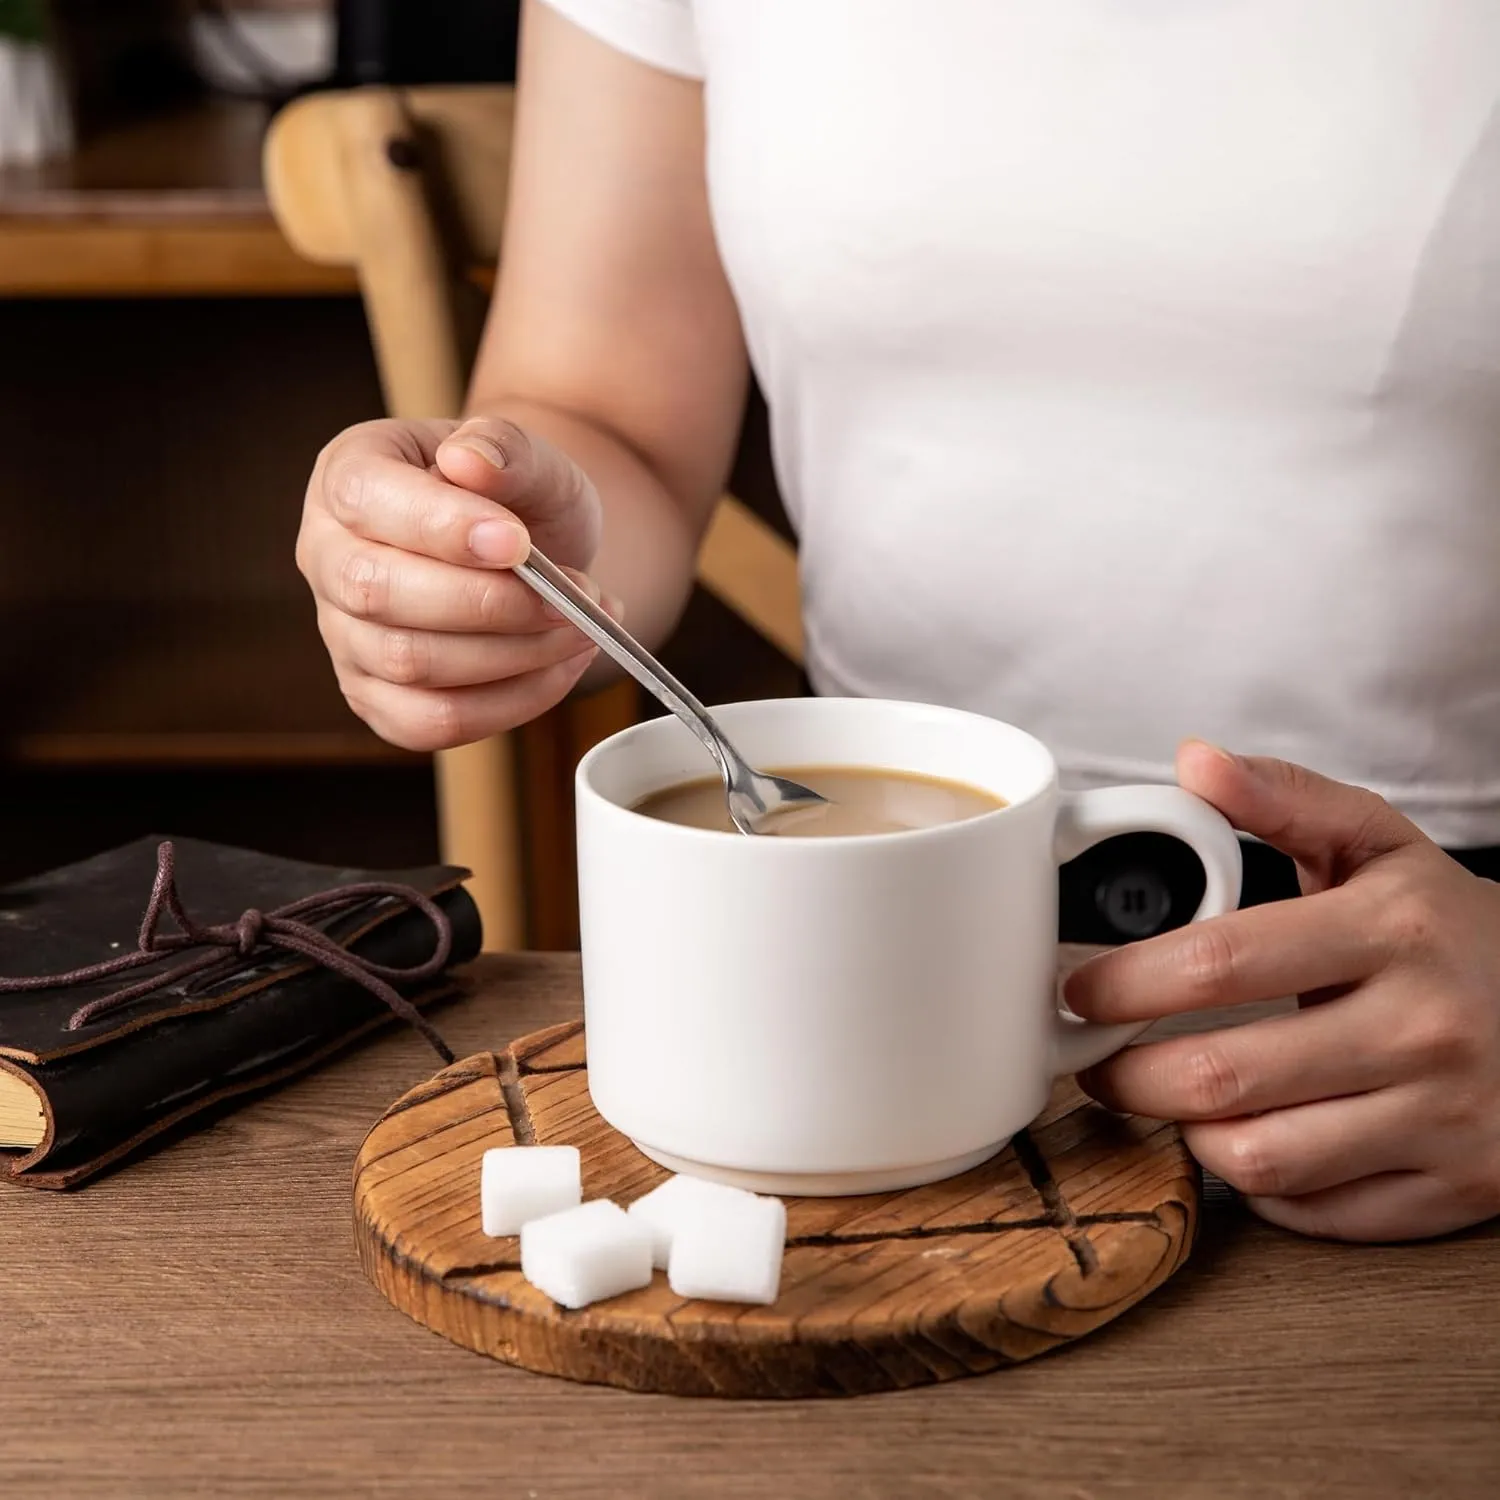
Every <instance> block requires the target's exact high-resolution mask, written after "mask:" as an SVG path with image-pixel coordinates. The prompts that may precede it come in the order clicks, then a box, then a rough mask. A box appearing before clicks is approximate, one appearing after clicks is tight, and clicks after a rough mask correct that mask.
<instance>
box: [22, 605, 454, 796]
mask: <svg viewBox="0 0 1500 1500" xmlns="http://www.w3.org/2000/svg"><path fill="white" fill-rule="evenodd" d="M0 641H3V642H5V643H6V644H5V646H4V647H3V648H0V702H3V703H4V705H5V721H4V723H3V724H0V755H3V756H4V758H5V759H6V760H7V761H8V762H9V763H10V764H12V765H17V766H57V767H64V766H68V767H75V768H77V767H83V766H90V765H94V766H108V767H117V768H118V767H147V766H154V767H180V766H203V767H213V766H218V767H236V768H248V767H287V766H304V765H305V766H330V765H391V766H422V765H424V764H425V759H424V757H422V756H419V755H414V754H412V753H410V752H408V751H403V750H399V749H396V748H395V747H394V746H391V745H388V744H386V743H385V742H384V741H383V740H381V739H379V738H377V736H376V735H374V734H373V733H371V732H370V731H369V730H368V729H366V728H365V726H364V725H363V724H362V723H360V721H359V720H357V719H356V718H355V717H354V715H353V714H352V713H351V712H350V711H349V709H348V707H347V705H346V704H345V703H344V700H343V696H342V695H341V694H340V692H339V689H338V686H337V683H336V682H335V680H334V676H333V672H332V670H331V668H330V667H329V664H328V658H327V656H326V655H325V654H324V651H323V648H322V645H321V642H320V641H319V639H318V634H317V629H316V627H315V624H314V622H313V617H312V610H311V608H310V607H308V606H305V605H304V604H302V602H301V601H298V603H297V605H296V606H295V607H293V606H290V605H288V606H280V605H277V604H275V603H271V604H266V603H257V602H255V601H231V602H229V603H227V604H225V603H220V604H203V603H198V602H192V601H160V600H156V601H150V602H142V603H139V604H134V605H131V606H129V607H127V608H122V609H114V610H101V609H100V608H99V607H98V606H97V605H93V604H90V602H89V601H87V600H73V601H67V602H48V603H42V604H33V605H28V606H15V605H11V606H0ZM41 643H46V649H45V650H38V649H37V648H38V646H39V645H40V644H41Z"/></svg>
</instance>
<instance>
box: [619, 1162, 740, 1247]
mask: <svg viewBox="0 0 1500 1500" xmlns="http://www.w3.org/2000/svg"><path fill="white" fill-rule="evenodd" d="M754 1196H755V1194H754V1193H747V1192H746V1191H745V1190H744V1189H743V1188H733V1187H725V1186H724V1185H723V1184H722V1183H718V1182H708V1181H706V1180H705V1179H704V1178H702V1177H684V1176H680V1175H679V1176H677V1177H669V1178H667V1180H666V1181H665V1182H664V1183H662V1184H661V1186H660V1187H654V1188H652V1189H651V1191H650V1192H649V1193H647V1194H645V1196H644V1197H641V1198H637V1199H636V1200H635V1202H634V1203H632V1204H631V1205H630V1208H629V1209H628V1210H627V1212H628V1213H629V1214H630V1216H631V1218H633V1219H638V1220H640V1222H642V1223H643V1224H645V1225H646V1226H647V1228H649V1229H650V1231H651V1240H652V1248H651V1263H652V1264H653V1265H654V1266H656V1268H657V1269H658V1270H661V1271H665V1270H666V1269H667V1260H668V1257H669V1256H670V1254H671V1251H672V1236H673V1235H674V1234H675V1233H676V1232H677V1226H678V1225H679V1224H681V1223H682V1222H683V1220H684V1216H685V1215H687V1214H690V1213H691V1212H692V1211H693V1209H694V1208H697V1207H702V1208H704V1209H705V1210H709V1209H712V1207H713V1205H714V1204H715V1203H725V1202H728V1203H733V1202H735V1201H736V1200H738V1199H741V1198H752V1199H753V1198H754Z"/></svg>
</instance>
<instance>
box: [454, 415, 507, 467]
mask: <svg viewBox="0 0 1500 1500" xmlns="http://www.w3.org/2000/svg"><path fill="white" fill-rule="evenodd" d="M448 442H449V443H450V444H451V445H452V446H453V447H455V448H466V449H467V450H468V451H469V452H470V453H472V454H474V455H475V456H476V457H478V458H482V459H483V460H484V461H485V463H487V464H488V465H489V466H490V467H491V468H492V469H503V468H504V467H505V449H504V448H502V447H501V446H500V444H499V443H497V442H496V441H495V440H494V438H492V437H490V436H489V434H488V433H486V432H485V431H484V430H483V428H482V427H481V426H480V425H479V424H478V423H472V424H471V423H468V422H466V423H465V424H464V425H463V426H462V427H460V428H459V429H458V431H457V432H455V433H454V434H453V436H452V437H450V438H449V439H448Z"/></svg>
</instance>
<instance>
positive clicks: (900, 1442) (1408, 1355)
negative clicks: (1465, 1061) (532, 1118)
mask: <svg viewBox="0 0 1500 1500" xmlns="http://www.w3.org/2000/svg"><path fill="white" fill-rule="evenodd" d="M580 1007H581V1000H580V991H579V983H578V969H577V959H576V957H565V956H545V955H531V956H524V957H515V958H487V959H484V960H481V962H480V963H479V964H478V965H476V966H475V968H474V969H473V971H472V983H471V993H470V994H469V995H468V996H467V997H466V998H464V999H462V1000H459V1001H457V1002H455V1003H452V1004H450V1005H447V1006H445V1007H443V1008H442V1009H441V1010H440V1011H439V1012H437V1013H436V1015H435V1018H436V1019H437V1021H438V1024H439V1027H440V1029H441V1030H442V1031H443V1033H444V1034H445V1036H447V1038H448V1040H449V1042H450V1043H451V1044H452V1046H453V1047H454V1049H455V1051H457V1052H458V1053H459V1054H460V1055H463V1054H464V1053H468V1052H475V1051H480V1050H483V1049H486V1048H494V1047H498V1046H500V1045H501V1044H503V1043H504V1042H506V1041H507V1040H508V1039H510V1038H512V1037H515V1036H518V1035H520V1034H522V1033H524V1032H528V1031H533V1030H536V1029H537V1028H539V1027H542V1026H546V1025H549V1024H552V1023H555V1022H558V1021H563V1020H567V1019H571V1018H573V1017H575V1016H577V1015H578V1014H579V1012H580ZM434 1069H435V1059H433V1058H432V1056H431V1054H430V1052H428V1051H427V1049H426V1047H425V1044H424V1043H422V1042H421V1040H420V1039H419V1038H418V1037H416V1036H415V1035H412V1034H409V1033H407V1032H405V1031H402V1030H390V1031H388V1032H386V1033H384V1034H383V1035H381V1036H380V1037H379V1038H378V1039H376V1040H375V1041H373V1042H371V1043H369V1044H368V1045H366V1046H364V1047H362V1048H360V1049H358V1050H356V1051H353V1052H350V1053H348V1054H347V1055H345V1056H344V1057H342V1058H340V1059H339V1060H337V1061H335V1062H333V1063H331V1064H330V1065H328V1066H327V1067H325V1068H324V1069H322V1070H321V1071H319V1072H318V1073H316V1074H315V1075H313V1076H310V1077H307V1078H304V1079H301V1080H299V1081H298V1082H296V1083H293V1084H291V1085H289V1086H287V1087H285V1088H283V1089H281V1090H279V1091H277V1092H275V1093H272V1094H270V1095H268V1096H266V1097H264V1098H261V1099H259V1100H257V1101H255V1102H254V1103H252V1104H250V1105H248V1106H246V1107H244V1108H242V1109H240V1110H238V1111H236V1112H234V1113H232V1114H229V1115H226V1116H225V1117H223V1118H222V1119H220V1120H218V1121H217V1122H216V1123H214V1124H213V1125H211V1126H210V1127H208V1128H206V1129H203V1130H200V1131H198V1132H196V1133H194V1134H192V1135H189V1136H186V1137H184V1138H182V1139H181V1140H178V1141H176V1142H174V1143H173V1144H171V1145H170V1146H168V1147H167V1148H166V1149H164V1150H162V1151H160V1152H158V1153H157V1154H155V1155H153V1156H151V1157H148V1158H146V1159H143V1160H141V1161H138V1162H135V1163H134V1164H132V1165H130V1166H128V1167H127V1168H126V1169H125V1170H123V1171H120V1172H118V1173H116V1174H114V1175H113V1176H111V1177H108V1178H106V1179H103V1180H101V1181H99V1182H96V1183H94V1184H93V1185H91V1186H88V1187H86V1188H84V1189H82V1190H81V1191H79V1192H77V1193H74V1194H71V1195H54V1194H51V1193H43V1192H36V1191H29V1190H25V1189H20V1188H13V1187H12V1188H7V1189H6V1190H4V1191H3V1194H0V1493H3V1494H4V1495H6V1496H7V1497H9V1496H41V1495H46V1496H49V1497H66V1500H71V1497H75V1496H77V1497H91V1496H111V1497H119V1496H137V1495H139V1496H151V1497H166V1496H177V1495H227V1496H288V1497H299V1496H356V1495H402V1496H421V1497H426V1496H450V1495H451V1496H467V1495H476V1496H478V1495H484V1496H486V1497H493V1496H497V1495H499V1496H506V1497H521V1500H531V1497H536V1500H543V1497H545V1500H553V1497H569V1496H615V1495H620V1496H636V1495H639V1496H647V1497H653V1500H654V1497H673V1496H679V1495H681V1496H690V1495H707V1496H724V1497H729V1500H735V1497H741V1496H773V1495H774V1496H795V1497H802V1496H809V1497H824V1496H827V1497H835V1496H837V1497H841V1500H858V1497H867V1496H868V1497H880V1496H911V1497H917V1500H938V1497H952V1496H969V1495H975V1496H992V1495H993V1496H1008V1497H1009V1496H1013V1497H1018V1500H1094V1497H1098V1500H1106V1497H1107V1500H1119V1497H1148V1496H1149V1497H1153V1500H1158V1497H1176V1496H1194V1497H1195V1496H1205V1497H1206V1496H1214V1497H1218V1500H1225V1497H1251V1496H1253V1497H1257V1500H1266V1497H1302V1496H1307V1497H1319V1500H1321V1497H1342V1496H1355V1495H1358V1496H1361V1497H1371V1496H1379V1497H1384V1496H1392V1497H1396V1496H1400V1497H1421V1500H1447V1497H1454V1500H1468V1497H1471V1496H1472V1497H1475V1500H1479V1497H1487V1500H1492V1497H1494V1496H1495V1495H1497V1494H1500V1227H1497V1226H1495V1225H1491V1226H1489V1227H1488V1228H1485V1229H1480V1230H1475V1231H1471V1232H1469V1233H1468V1234H1465V1235H1460V1236H1457V1237H1455V1238H1452V1239H1449V1240H1446V1241H1443V1242H1440V1243H1436V1244H1429V1245H1414V1246H1399V1247H1390V1248H1378V1249H1369V1248H1350V1247H1344V1246H1338V1245H1328V1244H1318V1243H1313V1242H1310V1241H1307V1240H1302V1239H1298V1238H1296V1237H1295V1236H1292V1235H1290V1234H1287V1233H1285V1232H1283V1231H1280V1230H1275V1229H1272V1228H1269V1227H1267V1226H1265V1225H1263V1224H1260V1223H1259V1222H1257V1221H1255V1220H1254V1219H1252V1218H1251V1217H1249V1216H1248V1215H1247V1214H1246V1213H1245V1212H1244V1211H1243V1209H1241V1208H1240V1207H1239V1206H1238V1205H1237V1204H1236V1203H1235V1202H1234V1200H1233V1199H1232V1198H1231V1197H1230V1196H1229V1195H1228V1194H1226V1193H1224V1192H1223V1191H1222V1190H1219V1189H1217V1188H1216V1187H1215V1185H1214V1184H1212V1183H1211V1184H1210V1185H1209V1191H1208V1195H1207V1202H1206V1205H1205V1214H1204V1228H1203V1232H1202V1234H1201V1237H1200V1240H1199V1243H1198V1246H1197V1248H1196V1249H1195V1251H1194V1253H1193V1256H1192V1258H1191V1260H1190V1261H1189V1263H1188V1265H1187V1266H1186V1267H1185V1268H1184V1270H1183V1271H1182V1272H1181V1273H1180V1274H1179V1275H1178V1276H1176V1277H1174V1278H1173V1279H1172V1280H1171V1281H1170V1282H1169V1283H1168V1284H1167V1285H1166V1286H1165V1287H1164V1288H1163V1289H1162V1290H1161V1291H1159V1292H1158V1293H1156V1294H1155V1295H1154V1296H1152V1297H1151V1298H1149V1299H1148V1300H1147V1301H1146V1302H1144V1303H1142V1304H1141V1305H1140V1306H1138V1307H1137V1308H1135V1309H1133V1310H1132V1311H1131V1312H1129V1313H1127V1314H1126V1315H1125V1316H1124V1317H1123V1318H1122V1319H1120V1320H1119V1321H1118V1322H1116V1323H1113V1324H1111V1325H1109V1326H1108V1327H1106V1328H1105V1329H1103V1330H1102V1331H1100V1332H1098V1333H1097V1334H1094V1335H1092V1336H1091V1337H1089V1338H1088V1339H1086V1340H1084V1341H1082V1342H1081V1343H1079V1344H1077V1345H1075V1346H1073V1347H1071V1348H1067V1349H1064V1350H1062V1351H1060V1352H1058V1353H1057V1354H1054V1355H1048V1356H1044V1357H1042V1358H1040V1359H1037V1360H1035V1361H1032V1362H1031V1363H1028V1364H1024V1365H1020V1366H1017V1367H1015V1368H1013V1369H1007V1370H1002V1371H1000V1372H998V1373H996V1374H994V1375H988V1376H981V1377H977V1378H974V1379H969V1380H961V1381H958V1382H955V1383H953V1384H950V1385H943V1386H936V1387H929V1388H926V1389H921V1390H914V1391H908V1392H902V1393H894V1394H884V1395H878V1396H870V1397H859V1398H851V1399H843V1400H828V1401H816V1402H746V1403H736V1402H723V1401H716V1400H692V1399H674V1398H668V1397H654V1396H637V1395H630V1394H627V1393H624V1392H620V1391H615V1390H609V1389H605V1388H600V1387H590V1386H580V1385H573V1384H569V1383H566V1382H562V1381H557V1380H551V1379H548V1378H546V1377H542V1376H537V1375H531V1374H527V1373H525V1372H524V1371H520V1370H515V1369H511V1368H509V1367H507V1366H504V1365H501V1364H498V1363H494V1362H492V1361H489V1360H486V1359H484V1358H482V1357H480V1356H478V1355H475V1354H471V1353H468V1352H466V1351H464V1350H462V1349H460V1348H458V1347H456V1346H454V1345H451V1344H449V1343H447V1342H445V1341H444V1340H442V1339H440V1338H438V1337H437V1336H436V1335H434V1334H431V1333H429V1332H427V1331H425V1330H424V1329H422V1328H420V1327H418V1326H417V1325H416V1324H415V1323H412V1322H410V1321H409V1320H408V1319H406V1318H405V1317H404V1316H402V1315H401V1314H400V1313H398V1312H396V1311H394V1310H393V1309H392V1308H391V1307H389V1306H388V1305H387V1304H386V1303H385V1302H384V1301H383V1300H382V1299H381V1298H380V1297H379V1295H378V1294H377V1293H376V1292H375V1291H374V1290H373V1289H372V1288H371V1287H370V1285H369V1284H368V1283H367V1282H366V1281H365V1280H364V1278H363V1275H362V1274H361V1272H360V1269H359V1265H358V1263H357V1260H356V1258H355V1252H354V1245H353V1239H352V1231H351V1212H350V1168H351V1164H352V1163H353V1160H354V1156H355V1152H356V1151H357V1150H358V1147H359V1143H360V1141H361V1139H362V1137H363V1135H364V1133H365V1131H366V1130H367V1129H368V1128H369V1126H370V1125H371V1124H372V1123H373V1122H374V1121H375V1119H376V1118H377V1117H378V1116H379V1114H380V1113H381V1111H382V1110H383V1109H384V1108H385V1107H386V1106H387V1105H388V1104H389V1103H390V1102H391V1101H392V1100H393V1099H395V1098H396V1097H397V1096H398V1095H399V1094H401V1093H402V1092H403V1091H404V1090H406V1089H408V1088H409V1087H411V1085H412V1084H413V1083H415V1082H417V1081H419V1080H420V1079H421V1078H423V1077H425V1076H427V1075H428V1074H430V1073H431V1072H432V1071H434Z"/></svg>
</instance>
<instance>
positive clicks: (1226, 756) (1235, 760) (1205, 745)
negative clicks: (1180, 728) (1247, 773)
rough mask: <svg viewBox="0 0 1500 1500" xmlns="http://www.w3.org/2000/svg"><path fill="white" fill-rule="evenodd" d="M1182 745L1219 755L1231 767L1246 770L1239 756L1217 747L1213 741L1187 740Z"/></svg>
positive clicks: (1219, 746)
mask: <svg viewBox="0 0 1500 1500" xmlns="http://www.w3.org/2000/svg"><path fill="white" fill-rule="evenodd" d="M1182 743H1183V745H1184V746H1187V745H1197V746H1198V747H1199V748H1201V749H1203V750H1207V751H1208V752H1209V753H1210V754H1211V755H1217V756H1218V757H1219V759H1220V760H1222V761H1225V762H1227V763H1228V764H1229V765H1231V766H1235V767H1237V768H1238V769H1240V770H1241V771H1243V770H1245V769H1246V766H1245V762H1244V761H1243V760H1241V759H1240V757H1239V756H1238V755H1234V754H1231V753H1230V752H1229V751H1228V750H1226V749H1225V748H1224V747H1223V746H1222V745H1215V744H1214V743H1213V742H1212V741H1211V740H1200V739H1196V738H1195V739H1186V740H1184V741H1183V742H1182Z"/></svg>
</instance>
